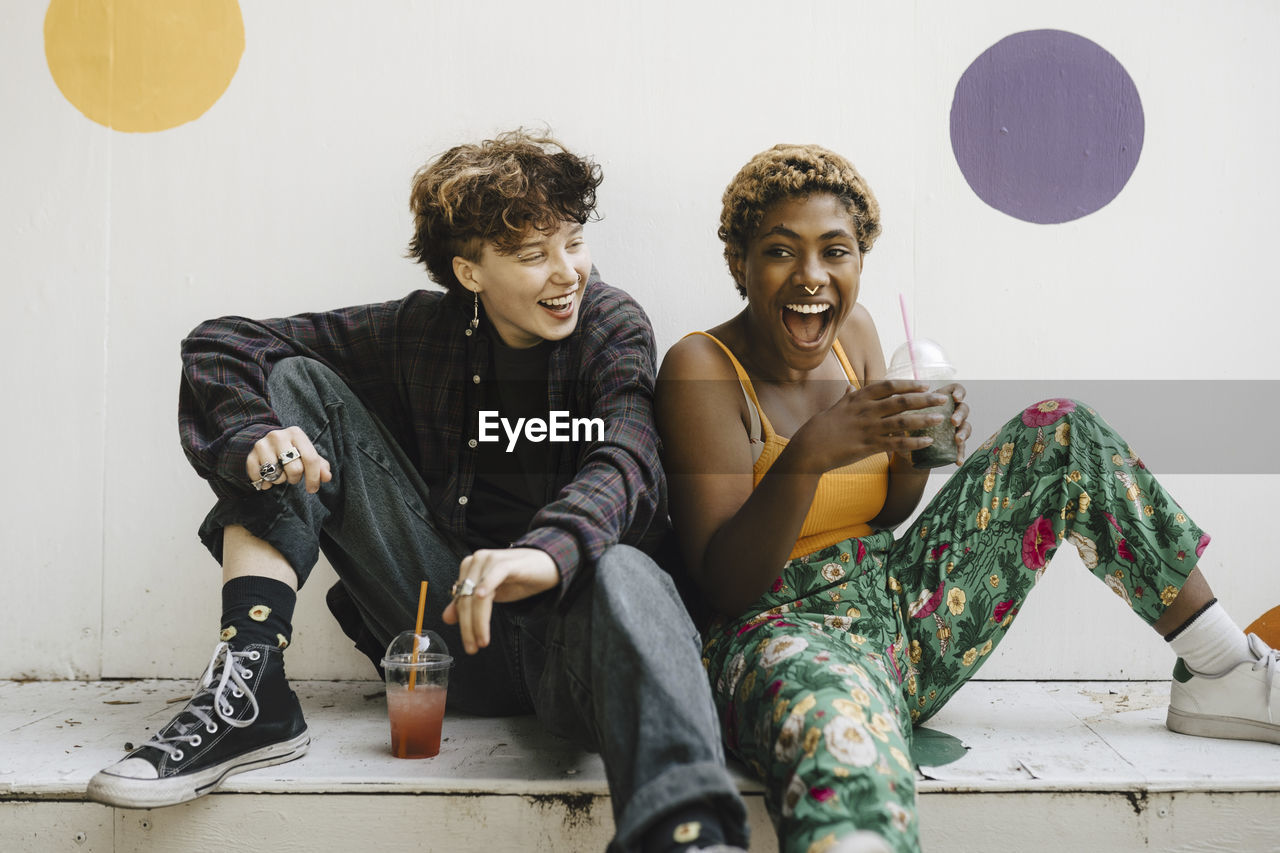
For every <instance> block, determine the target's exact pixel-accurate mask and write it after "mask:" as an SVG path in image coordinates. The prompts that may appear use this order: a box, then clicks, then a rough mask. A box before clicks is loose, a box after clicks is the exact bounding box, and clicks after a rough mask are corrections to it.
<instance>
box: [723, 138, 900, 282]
mask: <svg viewBox="0 0 1280 853" xmlns="http://www.w3.org/2000/svg"><path fill="white" fill-rule="evenodd" d="M814 193H831V194H832V195H834V196H836V197H837V198H839V199H841V200H842V201H843V202H844V204H845V206H846V207H847V208H848V210H849V214H850V215H851V216H852V217H853V225H854V231H855V233H856V236H857V238H858V248H859V249H860V250H861V251H862V253H863V254H866V253H867V252H870V251H871V246H872V245H873V244H874V243H875V241H876V237H878V236H880V203H879V202H877V201H876V197H875V195H874V194H873V193H872V192H871V188H870V187H869V186H867V182H866V181H865V180H864V179H863V177H862V175H860V174H859V173H858V170H857V169H855V168H854V167H853V164H852V163H850V162H849V161H848V160H846V159H845V158H843V157H841V156H840V155H839V154H837V153H835V152H834V151H828V150H827V149H826V148H823V147H821V146H819V145H788V144H783V145H775V146H773V147H772V148H770V149H769V150H767V151H761V152H760V153H759V154H757V155H756V156H754V157H752V158H751V160H750V162H748V163H747V165H745V166H743V167H742V169H741V170H740V171H739V172H738V174H737V175H735V176H734V178H733V180H732V181H730V182H729V186H728V187H727V188H725V191H724V196H723V198H722V199H721V201H722V202H723V207H722V208H721V211H720V228H719V230H718V231H717V232H716V233H718V234H719V235H720V239H721V240H723V241H724V258H725V260H726V261H728V263H729V269H730V270H732V269H733V268H734V265H735V264H736V263H738V262H739V261H741V260H742V258H743V257H745V256H746V253H747V245H748V244H749V243H750V242H751V239H752V238H753V237H755V234H756V230H757V229H758V228H759V227H760V221H761V220H762V219H764V214H765V211H766V210H767V209H768V208H769V206H770V205H772V204H773V203H774V202H777V201H779V200H781V199H784V198H795V197H797V196H798V197H805V196H809V195H813V194H814ZM734 283H735V284H737V286H738V293H740V294H741V295H742V296H743V297H744V298H745V297H746V295H747V289H746V287H744V286H743V284H742V282H740V281H738V280H737V277H736V276H735V277H734Z"/></svg>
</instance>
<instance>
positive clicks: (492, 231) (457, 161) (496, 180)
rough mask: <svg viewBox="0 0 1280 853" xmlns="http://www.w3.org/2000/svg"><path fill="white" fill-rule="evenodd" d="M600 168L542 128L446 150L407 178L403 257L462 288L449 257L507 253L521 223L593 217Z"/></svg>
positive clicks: (548, 226) (546, 227) (550, 225)
mask: <svg viewBox="0 0 1280 853" xmlns="http://www.w3.org/2000/svg"><path fill="white" fill-rule="evenodd" d="M601 180H602V175H601V172H600V167H599V166H598V165H596V163H594V162H593V161H592V160H590V159H588V158H585V157H579V156H578V155H576V154H573V153H571V152H570V151H569V150H568V149H566V148H565V147H564V146H563V145H562V144H561V143H560V142H559V141H558V140H556V139H554V138H552V137H551V136H550V134H549V132H544V133H533V132H529V131H526V130H524V129H519V130H512V131H508V132H506V133H502V134H499V135H498V136H497V137H495V138H493V139H486V140H485V141H483V142H480V143H478V144H467V145H459V146H456V147H454V148H450V149H449V150H448V151H446V152H445V153H443V154H441V155H440V156H439V157H437V158H435V159H434V160H432V161H431V162H429V163H427V165H425V166H423V167H422V168H421V169H419V170H418V172H417V174H416V175H414V176H413V189H412V191H411V192H410V194H409V209H410V210H411V211H413V239H412V240H411V241H410V243H409V253H408V257H410V258H413V259H414V260H416V261H418V262H419V263H421V264H423V265H424V266H425V267H426V268H427V272H428V273H429V274H430V275H431V278H432V279H433V280H435V281H436V282H437V283H439V284H441V285H443V286H444V287H445V288H446V289H448V290H454V289H458V288H461V287H462V283H461V282H459V281H458V279H457V276H455V275H454V273H453V259H454V257H456V256H461V257H463V258H466V259H467V260H470V261H479V260H480V255H481V252H482V251H483V250H484V244H485V243H486V242H491V243H493V244H494V245H495V247H496V248H497V250H498V251H499V252H511V251H514V250H515V248H516V247H517V246H518V245H519V244H520V243H521V242H522V241H523V239H524V237H525V235H527V234H528V232H529V229H531V228H533V229H537V230H539V231H550V230H553V229H554V228H556V227H557V226H559V224H560V223H561V222H566V221H570V220H572V221H574V222H577V223H579V224H585V223H586V222H587V220H589V219H592V218H594V217H595V208H596V188H597V187H599V186H600V181H601Z"/></svg>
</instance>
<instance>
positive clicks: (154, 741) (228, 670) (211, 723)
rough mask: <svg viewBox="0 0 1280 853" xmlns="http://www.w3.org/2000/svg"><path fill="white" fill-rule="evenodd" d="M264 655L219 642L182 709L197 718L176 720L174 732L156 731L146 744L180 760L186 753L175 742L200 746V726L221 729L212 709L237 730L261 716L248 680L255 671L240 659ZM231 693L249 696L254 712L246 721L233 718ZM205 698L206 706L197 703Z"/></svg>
mask: <svg viewBox="0 0 1280 853" xmlns="http://www.w3.org/2000/svg"><path fill="white" fill-rule="evenodd" d="M261 657H262V653H261V652H259V651H258V650H257V649H254V650H252V651H247V652H237V651H234V650H232V648H231V646H229V645H227V644H226V643H218V645H217V646H216V647H215V648H214V650H213V657H211V658H210V659H209V666H208V668H206V669H205V671H204V675H202V676H201V677H200V689H199V690H197V691H196V694H195V695H194V696H192V697H191V702H190V704H188V705H187V707H186V708H184V709H183V711H182V713H183V714H190V715H191V716H193V717H195V718H196V719H195V721H188V720H181V721H179V722H175V723H174V725H173V726H172V728H171V732H172V734H168V735H165V734H159V733H157V734H156V735H155V736H154V737H152V738H151V740H149V741H147V742H146V744H145V745H146V746H150V747H154V748H156V749H159V750H161V751H163V752H167V753H168V754H169V757H170V758H172V759H173V760H174V761H181V760H182V759H183V758H184V756H185V754H184V753H183V751H182V749H181V747H179V746H177V745H176V744H179V743H184V744H187V745H188V746H191V747H197V746H199V745H200V743H201V740H202V739H201V736H200V733H199V732H198V731H197V729H199V728H200V727H201V726H203V727H204V730H205V731H206V732H208V733H209V734H215V733H216V732H217V731H218V723H217V721H215V720H214V718H213V716H211V715H210V712H212V713H213V714H216V715H217V717H218V719H220V720H222V722H224V723H226V724H227V725H228V726H232V727H233V728H237V729H242V728H244V727H246V726H248V725H250V724H251V723H252V722H253V721H254V720H256V719H258V700H257V697H255V696H254V695H253V691H252V690H250V689H249V685H248V684H247V683H246V679H249V678H253V670H251V669H249V668H248V667H247V666H244V665H243V664H242V663H241V660H250V661H257V660H258V659H259V658H261ZM219 670H221V673H222V675H221V677H220V678H218V685H217V687H215V688H213V689H212V690H211V689H210V687H211V685H213V682H214V676H215V674H217V673H218V672H219ZM228 693H230V694H231V697H232V698H235V699H239V698H241V697H243V696H248V697H249V705H250V707H251V708H252V712H251V713H250V714H249V716H248V717H246V718H245V719H243V720H236V719H233V718H232V715H233V714H234V713H235V708H234V707H232V705H231V699H229V698H228V697H227V694H228ZM206 698H208V699H210V700H211V701H210V702H209V703H208V704H207V705H206V704H197V703H199V702H200V700H202V699H206Z"/></svg>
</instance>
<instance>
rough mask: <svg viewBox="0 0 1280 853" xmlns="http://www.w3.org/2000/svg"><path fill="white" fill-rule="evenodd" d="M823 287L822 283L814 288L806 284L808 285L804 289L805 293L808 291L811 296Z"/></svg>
mask: <svg viewBox="0 0 1280 853" xmlns="http://www.w3.org/2000/svg"><path fill="white" fill-rule="evenodd" d="M821 289H822V285H818V286H817V287H815V288H814V289H813V290H810V289H809V288H808V287H807V286H806V287H805V289H804V292H805V293H807V294H809V295H810V296H813V295H814V294H815V293H817V292H818V291H819V290H821Z"/></svg>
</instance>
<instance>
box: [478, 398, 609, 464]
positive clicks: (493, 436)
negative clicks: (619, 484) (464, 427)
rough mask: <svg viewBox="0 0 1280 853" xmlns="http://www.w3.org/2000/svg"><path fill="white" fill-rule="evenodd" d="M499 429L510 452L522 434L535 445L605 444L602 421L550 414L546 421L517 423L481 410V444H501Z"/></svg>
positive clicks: (535, 420)
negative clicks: (583, 442)
mask: <svg viewBox="0 0 1280 853" xmlns="http://www.w3.org/2000/svg"><path fill="white" fill-rule="evenodd" d="M498 427H502V431H503V432H504V433H506V436H507V453H510V452H511V451H512V450H514V449H515V446H516V442H517V441H519V440H520V437H521V436H522V435H523V436H524V439H525V441H532V442H534V443H535V444H536V443H537V442H540V441H555V442H571V441H574V442H576V441H604V419H603V418H571V417H569V413H568V412H563V411H554V412H547V418H546V420H543V419H542V418H516V420H515V423H512V422H511V421H510V420H509V419H507V418H504V417H502V416H501V415H499V414H498V413H497V412H496V411H493V410H488V409H481V410H480V431H479V432H480V434H479V436H478V437H479V439H480V441H485V442H490V441H501V440H502V436H501V435H499V434H498Z"/></svg>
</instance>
